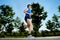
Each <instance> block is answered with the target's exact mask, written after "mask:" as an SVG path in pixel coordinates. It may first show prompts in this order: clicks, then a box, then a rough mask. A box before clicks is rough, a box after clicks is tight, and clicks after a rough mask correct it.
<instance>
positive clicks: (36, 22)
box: [32, 3, 47, 36]
mask: <svg viewBox="0 0 60 40" xmlns="http://www.w3.org/2000/svg"><path fill="white" fill-rule="evenodd" d="M32 12H33V15H32V22H33V26H34V27H33V30H34V32H35V36H37V33H38V30H39V28H40V27H41V26H42V24H41V23H42V20H45V19H46V17H47V12H44V7H42V6H40V5H39V3H33V4H32Z"/></svg>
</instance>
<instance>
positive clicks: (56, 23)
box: [46, 14, 60, 31]
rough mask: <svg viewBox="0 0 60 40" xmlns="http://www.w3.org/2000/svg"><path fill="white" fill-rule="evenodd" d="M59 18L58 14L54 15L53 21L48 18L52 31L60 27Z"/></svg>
mask: <svg viewBox="0 0 60 40" xmlns="http://www.w3.org/2000/svg"><path fill="white" fill-rule="evenodd" d="M58 19H59V18H58V16H57V15H55V14H54V15H53V17H52V21H50V20H48V21H47V23H46V26H47V29H49V30H50V31H55V30H57V29H58V28H59V27H60V24H59V21H58Z"/></svg>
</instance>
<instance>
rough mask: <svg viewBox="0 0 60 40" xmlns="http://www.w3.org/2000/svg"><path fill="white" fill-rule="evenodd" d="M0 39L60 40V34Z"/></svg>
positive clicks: (4, 39) (3, 39)
mask: <svg viewBox="0 0 60 40" xmlns="http://www.w3.org/2000/svg"><path fill="white" fill-rule="evenodd" d="M0 40H60V36H54V37H35V38H0Z"/></svg>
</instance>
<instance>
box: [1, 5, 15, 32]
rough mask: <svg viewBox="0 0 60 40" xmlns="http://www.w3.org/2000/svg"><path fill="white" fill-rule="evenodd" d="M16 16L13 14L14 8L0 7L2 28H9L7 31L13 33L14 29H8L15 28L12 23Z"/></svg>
mask: <svg viewBox="0 0 60 40" xmlns="http://www.w3.org/2000/svg"><path fill="white" fill-rule="evenodd" d="M14 14H15V13H14V12H13V10H12V7H10V6H9V5H1V6H0V28H1V27H2V26H4V28H6V27H7V29H6V30H7V31H12V29H10V30H8V29H9V28H10V27H11V28H12V27H13V26H12V24H11V22H13V21H14V19H13V16H14ZM7 24H8V26H6V25H7ZM4 28H3V29H4ZM6 30H5V31H6Z"/></svg>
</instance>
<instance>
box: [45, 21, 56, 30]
mask: <svg viewBox="0 0 60 40" xmlns="http://www.w3.org/2000/svg"><path fill="white" fill-rule="evenodd" d="M46 26H47V27H46V28H47V29H49V30H50V31H53V30H54V28H55V23H54V22H51V21H50V20H48V21H47V23H46Z"/></svg>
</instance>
